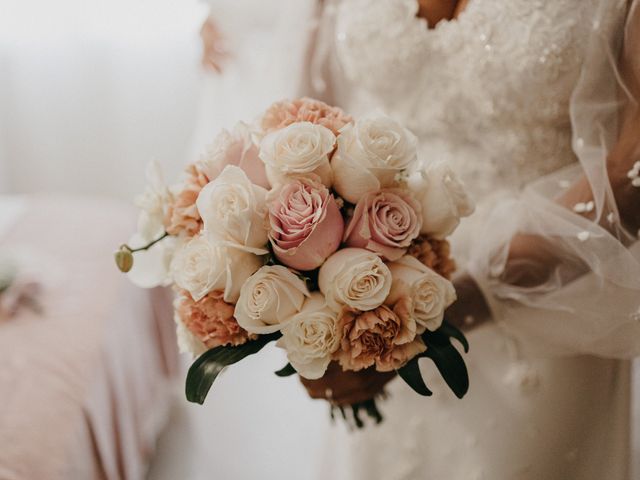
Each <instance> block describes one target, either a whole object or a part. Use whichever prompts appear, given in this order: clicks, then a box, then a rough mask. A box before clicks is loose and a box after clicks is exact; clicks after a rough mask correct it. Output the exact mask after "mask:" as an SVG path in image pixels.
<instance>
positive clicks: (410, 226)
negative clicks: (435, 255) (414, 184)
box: [344, 189, 422, 262]
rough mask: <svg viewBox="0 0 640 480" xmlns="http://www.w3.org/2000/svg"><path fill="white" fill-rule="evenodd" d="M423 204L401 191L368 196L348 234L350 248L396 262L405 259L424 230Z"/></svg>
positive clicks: (346, 238)
mask: <svg viewBox="0 0 640 480" xmlns="http://www.w3.org/2000/svg"><path fill="white" fill-rule="evenodd" d="M421 211H422V209H421V207H420V204H419V203H418V202H417V201H415V200H414V199H413V198H411V196H410V195H409V194H408V193H407V192H405V191H403V190H400V189H383V190H380V191H378V192H370V193H367V194H365V195H364V196H363V197H362V198H361V199H360V200H359V201H358V203H357V205H356V208H355V211H354V212H353V217H352V218H351V220H350V222H349V225H348V226H347V229H346V232H345V238H344V241H345V242H346V244H347V245H349V246H350V247H358V248H366V249H367V250H371V251H372V252H375V253H378V254H380V255H382V256H383V257H384V258H385V259H386V260H389V261H392V262H393V261H395V260H398V259H399V258H400V257H402V256H403V255H404V254H405V252H406V251H407V248H409V246H410V245H411V242H412V241H413V240H414V239H415V238H417V237H418V236H419V235H420V228H421V227H422V216H421V215H420V212H421Z"/></svg>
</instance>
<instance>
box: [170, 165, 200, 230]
mask: <svg viewBox="0 0 640 480" xmlns="http://www.w3.org/2000/svg"><path fill="white" fill-rule="evenodd" d="M186 174H187V178H186V180H185V182H184V187H183V188H182V190H180V191H179V192H177V193H173V195H172V198H171V200H170V201H169V205H168V208H167V212H166V214H165V217H164V226H165V230H166V231H167V233H168V234H169V235H180V234H182V233H184V234H186V235H188V236H190V237H193V236H194V235H196V234H197V233H198V232H199V231H200V230H201V229H202V219H201V218H200V214H199V213H198V208H197V207H196V200H197V199H198V195H199V194H200V190H202V189H203V188H204V186H205V185H207V184H208V183H209V178H208V177H207V176H206V175H205V174H204V173H203V172H202V171H201V170H200V169H199V168H198V167H196V165H194V164H190V165H188V166H187V168H186Z"/></svg>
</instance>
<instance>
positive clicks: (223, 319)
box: [177, 291, 255, 348]
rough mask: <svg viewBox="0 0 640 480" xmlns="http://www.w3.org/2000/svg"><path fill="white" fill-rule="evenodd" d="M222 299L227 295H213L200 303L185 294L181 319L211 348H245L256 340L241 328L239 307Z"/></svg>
mask: <svg viewBox="0 0 640 480" xmlns="http://www.w3.org/2000/svg"><path fill="white" fill-rule="evenodd" d="M222 296H223V292H221V291H213V292H209V293H208V294H207V295H206V296H205V297H204V298H202V299H200V300H199V301H197V302H196V301H194V300H193V299H192V298H191V295H190V294H189V292H186V291H185V292H183V294H182V296H181V298H180V299H179V301H178V303H177V313H178V317H179V318H180V320H182V323H183V324H184V326H185V327H186V328H187V330H189V331H190V332H191V333H192V334H193V335H195V336H196V337H197V338H198V339H199V340H200V341H201V342H202V343H203V344H204V345H205V346H206V347H207V348H214V347H219V346H220V345H241V344H243V343H245V342H246V341H247V340H249V339H250V338H255V336H254V335H250V334H249V333H248V332H247V331H246V330H244V329H243V328H242V327H241V326H240V325H238V322H237V321H236V319H235V317H234V316H233V312H234V309H235V306H234V305H232V304H230V303H226V302H225V301H224V300H223V299H222Z"/></svg>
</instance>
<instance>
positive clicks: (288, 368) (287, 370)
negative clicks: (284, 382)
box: [276, 363, 297, 377]
mask: <svg viewBox="0 0 640 480" xmlns="http://www.w3.org/2000/svg"><path fill="white" fill-rule="evenodd" d="M295 373H297V372H296V369H295V368H293V366H292V365H291V364H290V363H287V364H286V365H285V366H284V367H283V368H281V369H280V370H278V371H277V372H276V375H277V376H279V377H288V376H290V375H293V374H295Z"/></svg>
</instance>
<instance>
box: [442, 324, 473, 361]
mask: <svg viewBox="0 0 640 480" xmlns="http://www.w3.org/2000/svg"><path fill="white" fill-rule="evenodd" d="M439 330H440V331H441V332H442V333H444V334H445V335H447V336H448V337H453V338H455V339H456V340H458V341H459V342H460V344H461V345H462V347H463V348H464V353H469V342H468V341H467V338H466V337H465V336H464V334H463V333H462V332H461V331H460V330H458V329H457V328H456V327H454V326H453V325H451V324H450V323H449V322H447V321H446V320H445V321H444V322H442V325H441V326H440V328H439Z"/></svg>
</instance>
